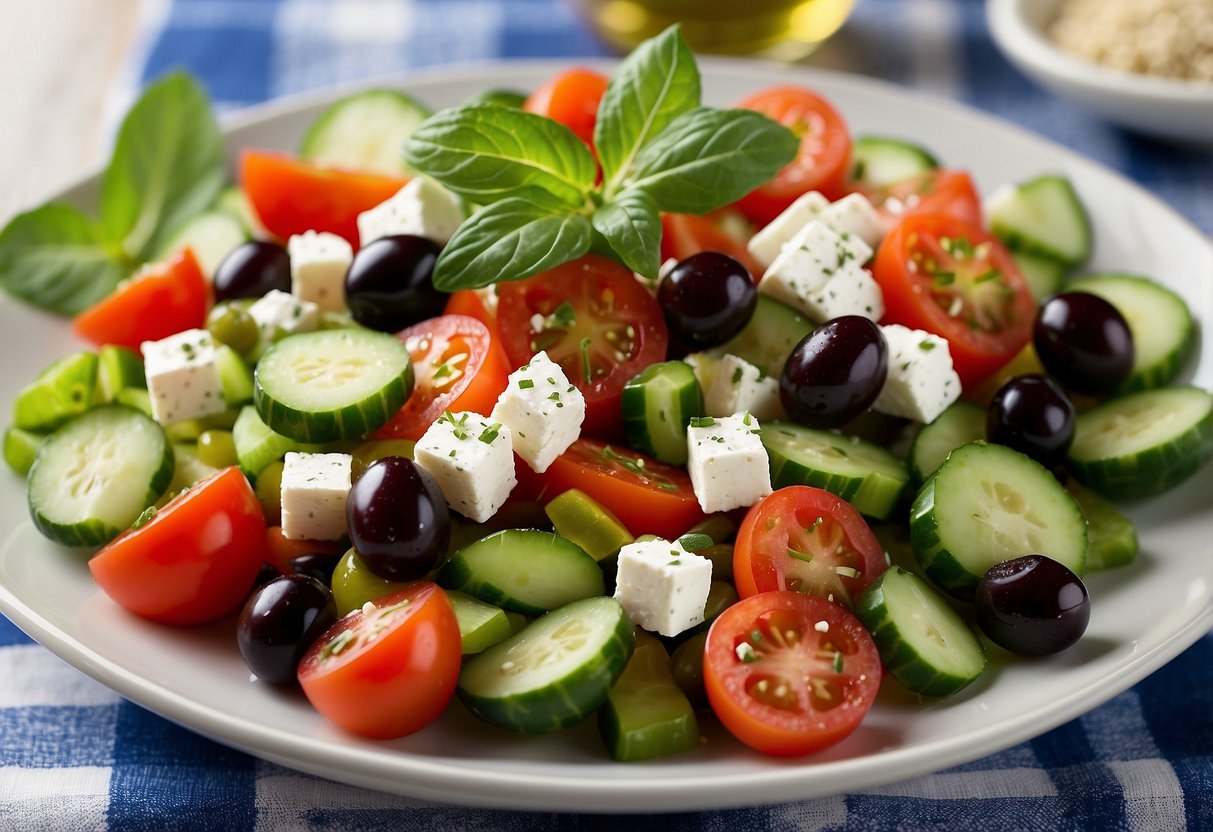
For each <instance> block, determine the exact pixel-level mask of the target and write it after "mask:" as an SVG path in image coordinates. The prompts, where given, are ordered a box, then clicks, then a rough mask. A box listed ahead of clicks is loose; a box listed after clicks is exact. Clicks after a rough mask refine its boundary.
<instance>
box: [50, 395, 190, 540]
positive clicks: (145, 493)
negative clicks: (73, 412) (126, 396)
mask: <svg viewBox="0 0 1213 832" xmlns="http://www.w3.org/2000/svg"><path fill="white" fill-rule="evenodd" d="M172 478H173V448H172V446H171V445H170V444H169V441H168V439H167V438H166V437H165V435H164V430H163V428H161V427H160V425H159V424H158V423H157V422H156V421H155V420H154V419H152V418H151V417H149V416H145V415H144V414H142V413H140V412H139V411H138V410H135V409H134V408H130V407H125V406H123V405H116V404H110V405H103V406H101V407H96V408H93V409H92V410H90V411H88V412H87V413H85V414H83V415H81V416H77V417H76V418H75V419H72V420H71V421H70V422H68V423H67V424H65V425H63V426H62V427H61V428H59V429H58V430H57V431H55V432H54V433H53V434H51V436H50V438H48V439H47V440H46V443H45V444H44V445H43V446H42V448H41V449H40V450H39V451H38V456H37V458H36V459H35V460H34V465H33V467H32V468H30V472H29V508H30V515H31V516H32V517H33V520H34V525H35V526H36V527H37V529H38V531H40V532H42V534H44V535H45V536H47V537H49V538H50V539H51V540H54V541H57V542H59V543H63V544H66V545H68V546H98V545H100V544H102V543H105V542H107V541H109V540H111V539H112V538H114V537H116V536H117V535H118V534H119V533H121V532H122V531H123V530H125V529H126V528H128V527H129V526H130V525H131V524H132V523H134V522H135V520H136V519H138V517H139V514H140V513H141V512H142V511H143V510H144V509H145V508H147V507H148V506H150V505H151V504H152V503H154V502H156V499H157V498H158V497H159V496H160V495H161V494H163V493H164V491H165V489H166V488H168V485H169V482H170V481H171V480H172Z"/></svg>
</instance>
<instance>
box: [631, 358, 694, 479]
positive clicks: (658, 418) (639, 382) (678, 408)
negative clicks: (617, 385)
mask: <svg viewBox="0 0 1213 832" xmlns="http://www.w3.org/2000/svg"><path fill="white" fill-rule="evenodd" d="M620 406H621V408H622V410H623V432H624V435H625V436H626V437H627V440H628V447H630V448H633V449H634V450H637V451H640V452H641V453H642V454H648V455H649V456H651V457H654V458H655V459H658V460H660V461H662V462H666V463H669V464H670V465H686V464H687V425H688V424H689V423H690V421H691V419H693V418H695V417H697V416H702V415H703V390H701V389H700V387H699V382H698V381H697V380H696V378H695V371H694V370H692V369H691V367H690V365H689V364H687V363H686V362H685V361H665V362H663V363H660V364H653V365H650V366H649V367H647V368H645V370H644V372H642V373H641V374H640V375H638V376H636V377H635V378H633V379H631V380H630V381H628V383H627V384H625V385H624V386H623V399H622V402H621V405H620Z"/></svg>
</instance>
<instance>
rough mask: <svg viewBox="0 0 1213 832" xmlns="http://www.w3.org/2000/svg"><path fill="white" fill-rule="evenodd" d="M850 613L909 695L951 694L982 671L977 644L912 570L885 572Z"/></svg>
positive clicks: (982, 652) (960, 620)
mask: <svg viewBox="0 0 1213 832" xmlns="http://www.w3.org/2000/svg"><path fill="white" fill-rule="evenodd" d="M855 615H856V617H858V618H859V620H860V621H862V622H863V625H864V626H865V627H867V628H868V632H870V633H871V634H872V640H873V641H875V642H876V649H877V650H879V651H880V660H881V662H882V663H883V664H884V666H885V669H886V670H888V671H889V672H890V673H892V674H893V678H895V679H896V680H897V681H898V682H901V684H902V687H904V688H905V689H906V690H909V691H911V692H913V693H917V694H920V695H922V696H951V695H952V694H954V693H956V692H957V691H958V690H961V689H962V688H964V687H966V686H967V685H969V684H972V683H973V682H974V681H975V680H976V679H977V677H978V676H980V675H981V674H982V672H983V671H984V670H985V668H986V654H985V650H983V649H982V646H981V640H980V639H978V637H977V635H976V634H975V633H974V632H973V630H972V629H970V628H969V626H968V625H967V624H965V622H964V619H963V618H961V617H960V616H959V615H958V614H957V613H956V610H954V609H952V608H951V607H950V606H948V603H947V601H945V600H944V599H943V598H942V597H940V595H939V594H938V593H937V592H935V590H933V589H932V588H931V587H930V586H929V585H928V584H927V582H926V581H924V580H923V579H922V578H920V577H918V576H917V575H915V574H914V573H913V572H907V571H905V570H904V569H901V568H899V567H897V566H891V567H889V568H888V569H886V570H885V572H884V574H882V575H881V576H880V577H879V578H877V579H876V581H875V582H874V583H873V584H872V585H871V586H869V587H868V588H867V589H866V590H864V593H863V595H861V596H859V601H858V602H856V604H855Z"/></svg>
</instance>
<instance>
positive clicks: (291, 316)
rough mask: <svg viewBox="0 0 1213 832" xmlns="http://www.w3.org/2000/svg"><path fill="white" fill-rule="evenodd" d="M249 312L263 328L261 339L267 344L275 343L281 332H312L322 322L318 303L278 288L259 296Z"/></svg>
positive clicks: (289, 333) (292, 333)
mask: <svg viewBox="0 0 1213 832" xmlns="http://www.w3.org/2000/svg"><path fill="white" fill-rule="evenodd" d="M248 313H249V315H251V316H252V318H253V320H254V321H256V322H257V328H258V329H260V330H261V340H262V341H264V342H265V343H267V344H269V343H273V341H274V340H275V339H276V338H278V337H279V334H280V333H281V334H286V335H294V334H295V333H296V332H311V331H312V330H313V329H315V328H316V326H317V325H318V324H319V323H320V310H319V309H318V308H317V307H316V304H314V303H311V302H310V301H306V300H299V299H298V298H296V297H295V296H294V295H290V294H287V293H286V292H281V291H279V290H277V289H272V290H270V291H269V292H268V293H267V294H265V295H264V296H263V297H261V298H258V300H257V302H256V303H254V304H253V305H252V306H250V307H249V308H248Z"/></svg>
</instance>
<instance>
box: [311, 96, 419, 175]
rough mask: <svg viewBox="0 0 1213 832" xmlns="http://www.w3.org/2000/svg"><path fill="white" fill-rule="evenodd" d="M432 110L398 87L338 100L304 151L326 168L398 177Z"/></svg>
mask: <svg viewBox="0 0 1213 832" xmlns="http://www.w3.org/2000/svg"><path fill="white" fill-rule="evenodd" d="M430 115H432V113H431V111H430V109H429V108H428V107H426V106H425V105H424V104H422V103H420V102H419V101H417V100H416V99H414V98H412V97H411V96H408V95H405V94H404V93H402V92H399V91H397V90H367V91H365V92H360V93H356V94H354V95H351V96H348V97H346V98H343V99H341V100H340V101H337V102H336V103H334V104H332V105H331V106H330V107H328V109H326V110H325V111H324V112H323V113H321V114H320V115H319V116H317V117H316V120H315V121H314V122H312V124H311V126H310V127H308V129H307V132H306V133H305V134H304V135H303V141H302V142H300V144H299V155H300V156H302V157H303V158H304V159H307V160H308V161H309V162H314V163H316V164H317V165H321V166H323V167H334V168H345V169H347V170H354V171H365V172H367V173H380V174H384V175H387V176H398V175H400V174H401V173H404V172H406V170H407V168H406V166H405V164H404V157H403V156H402V155H401V149H402V148H403V147H404V142H405V140H407V139H408V137H409V136H411V135H413V131H414V130H416V129H417V127H418V126H419V125H420V124H421V122H423V121H425V120H426V119H427V118H429V117H430Z"/></svg>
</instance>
